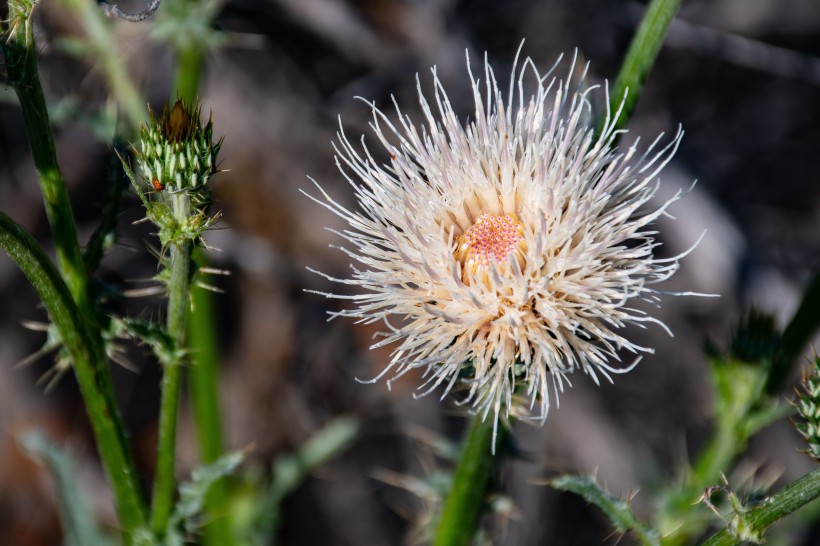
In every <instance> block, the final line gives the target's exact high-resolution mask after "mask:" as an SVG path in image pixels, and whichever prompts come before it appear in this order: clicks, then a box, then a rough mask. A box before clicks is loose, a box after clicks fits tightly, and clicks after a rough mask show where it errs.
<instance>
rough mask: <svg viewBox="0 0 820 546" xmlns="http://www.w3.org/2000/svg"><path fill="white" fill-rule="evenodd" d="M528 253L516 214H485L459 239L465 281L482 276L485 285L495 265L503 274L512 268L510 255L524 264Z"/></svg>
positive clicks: (462, 272) (458, 251)
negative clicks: (510, 266)
mask: <svg viewBox="0 0 820 546" xmlns="http://www.w3.org/2000/svg"><path fill="white" fill-rule="evenodd" d="M525 252H526V244H525V240H524V227H523V226H522V225H521V222H519V221H518V219H517V218H516V217H515V216H513V215H511V214H504V215H492V214H486V213H484V214H482V215H480V216H479V217H478V218H476V221H475V223H474V224H473V225H472V226H471V227H470V229H468V230H467V231H466V232H464V234H462V235H461V236H460V237H459V238H458V247H457V248H456V252H455V257H456V259H458V260H459V261H460V262H461V265H462V268H461V279H462V280H463V281H464V282H465V283H467V284H470V282H471V281H472V279H473V278H475V277H479V278H481V280H482V281H483V282H485V284H486V283H488V282H489V278H488V277H487V274H488V273H489V271H490V268H491V267H492V266H493V265H494V266H495V267H497V268H498V270H499V271H500V272H502V273H503V272H506V271H507V270H508V269H509V258H510V256H511V255H512V256H514V257H515V259H516V260H517V261H518V263H519V265H520V266H522V267H523V265H524V262H523V260H524V255H525Z"/></svg>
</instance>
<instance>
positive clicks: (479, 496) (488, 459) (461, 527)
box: [433, 415, 505, 546]
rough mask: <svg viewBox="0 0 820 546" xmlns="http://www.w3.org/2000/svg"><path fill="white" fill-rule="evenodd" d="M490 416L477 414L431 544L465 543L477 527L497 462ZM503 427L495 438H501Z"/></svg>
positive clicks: (460, 545) (462, 545) (459, 545)
mask: <svg viewBox="0 0 820 546" xmlns="http://www.w3.org/2000/svg"><path fill="white" fill-rule="evenodd" d="M493 425H494V421H493V419H492V418H488V419H482V418H481V416H479V415H476V416H474V417H473V418H472V423H471V424H470V428H469V430H468V432H467V438H466V439H465V441H464V445H463V446H462V452H461V458H460V459H459V462H458V467H456V473H455V476H454V477H453V485H452V489H451V490H450V494H449V496H448V497H447V499H446V501H445V503H444V508H443V510H442V513H441V519H440V520H439V525H438V531H437V533H436V537H435V540H434V541H433V545H434V546H468V545H469V544H472V540H473V537H474V536H475V533H476V530H477V529H478V524H479V521H480V520H481V513H482V511H483V509H484V504H485V495H486V493H487V487H488V486H489V484H490V478H491V477H492V475H493V472H494V471H495V468H496V466H497V465H498V463H499V461H500V458H501V457H500V452H498V451H495V450H494V449H493ZM504 434H505V432H504V429H503V428H502V429H501V430H500V432H499V438H498V441H499V442H501V441H503V436H504Z"/></svg>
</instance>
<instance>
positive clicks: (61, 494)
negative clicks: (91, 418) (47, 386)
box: [22, 431, 114, 546]
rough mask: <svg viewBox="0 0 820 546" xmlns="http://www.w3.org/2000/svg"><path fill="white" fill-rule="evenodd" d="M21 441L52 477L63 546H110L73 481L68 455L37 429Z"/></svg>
mask: <svg viewBox="0 0 820 546" xmlns="http://www.w3.org/2000/svg"><path fill="white" fill-rule="evenodd" d="M22 444H23V446H24V447H25V448H26V450H27V451H28V452H29V453H31V454H32V455H33V456H35V457H37V458H39V459H41V460H42V461H43V462H44V463H45V465H46V467H48V470H49V471H50V472H51V475H52V477H53V478H54V483H55V485H56V489H57V495H58V503H57V504H58V507H59V511H60V521H61V522H62V524H63V529H64V532H65V543H64V544H65V546H85V545H87V544H94V545H99V546H107V545H113V544H114V542H112V541H111V539H110V538H109V537H107V536H105V535H104V534H103V532H102V530H101V529H100V528H99V527H98V526H97V522H96V520H95V518H94V513H93V511H92V510H91V507H90V504H89V502H88V498H87V497H86V495H85V492H84V491H83V489H82V488H81V487H80V486H79V484H78V483H77V481H76V480H75V478H76V475H77V474H76V471H75V469H74V464H73V462H72V460H71V458H70V457H69V456H68V454H67V453H66V452H65V451H63V450H62V449H61V448H60V447H59V446H58V445H57V444H56V443H54V442H53V441H52V440H50V439H49V438H48V437H46V435H45V434H43V433H42V432H39V431H32V432H28V433H26V434H25V435H24V437H23V439H22Z"/></svg>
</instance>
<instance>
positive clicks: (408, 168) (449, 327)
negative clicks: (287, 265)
mask: <svg viewBox="0 0 820 546" xmlns="http://www.w3.org/2000/svg"><path fill="white" fill-rule="evenodd" d="M574 64H575V63H574V62H573V68H574ZM468 70H469V61H468ZM551 73H552V70H550V73H548V74H547V75H542V74H540V73H539V72H538V70H537V69H536V68H535V65H534V63H533V62H532V60H531V59H529V58H527V59H526V60H525V61H524V62H523V64H522V66H521V68H520V70H518V69H515V68H514V69H513V74H512V77H511V82H510V89H509V92H508V94H507V95H506V96H505V94H504V93H502V91H501V89H500V88H499V85H498V83H497V81H496V79H495V76H494V73H493V70H492V68H491V67H490V66H489V64H488V63H486V61H485V68H484V81H483V82H481V81H479V79H477V78H476V77H474V76H473V74H472V72H470V79H471V81H472V90H473V97H474V100H475V114H474V116H473V117H472V119H470V120H468V121H467V123H466V124H465V125H462V123H461V122H460V121H459V119H458V118H457V116H456V113H455V112H454V110H453V107H452V106H451V103H450V101H449V99H448V97H447V94H446V92H445V91H444V89H443V87H442V84H441V82H440V81H439V79H438V77H437V75H436V71H435V69H433V79H434V85H435V88H434V93H433V100H432V101H429V100H428V99H427V98H425V95H424V93H422V91H421V86H420V85H419V97H420V103H421V108H422V111H423V115H424V122H423V123H422V124H417V123H415V122H414V121H412V120H411V119H410V118H409V117H408V116H405V115H403V114H402V112H401V111H400V110H399V108H398V106H397V105H396V115H397V118H396V121H392V120H391V119H390V117H389V116H388V115H387V114H385V113H384V112H382V111H381V110H379V109H378V108H376V106H375V105H373V104H370V106H371V107H372V109H373V120H372V122H371V128H372V130H373V133H374V134H375V136H376V138H377V139H378V140H379V142H380V143H381V145H382V146H383V147H384V149H385V151H386V152H387V155H388V156H389V158H390V159H389V161H387V162H380V161H378V160H377V159H376V158H374V156H373V155H372V154H371V152H370V151H369V150H368V149H367V147H366V146H365V145H364V140H363V141H362V145H361V148H358V147H356V146H354V144H353V143H351V142H350V140H348V138H347V136H345V133H344V130H343V129H341V130H340V133H339V139H338V144H337V145H336V151H337V163H338V165H339V168H340V170H341V172H342V173H343V175H344V176H345V178H346V179H347V180H348V181H349V182H350V184H351V185H352V186H353V189H354V192H355V196H356V199H357V201H358V207H356V208H352V209H349V208H346V207H344V206H342V205H341V204H339V203H338V202H336V201H334V200H333V199H332V198H331V197H330V196H328V194H327V193H325V192H324V191H323V190H322V189H321V187H320V188H319V191H320V192H321V193H322V198H316V201H317V202H319V203H320V204H322V205H324V206H325V207H327V208H328V209H330V210H331V211H333V212H334V213H336V214H337V215H338V216H340V217H341V218H342V219H344V220H345V221H346V222H347V223H348V224H349V227H348V228H347V229H345V230H344V231H342V232H341V233H339V235H340V236H341V237H343V238H344V239H345V240H346V241H347V243H349V246H346V247H343V250H344V252H346V253H347V254H348V255H349V256H350V257H351V258H352V259H353V260H355V262H356V265H354V266H353V273H352V275H351V277H350V278H348V279H338V278H334V277H330V276H327V275H325V277H327V278H328V279H331V280H333V281H337V282H340V283H344V284H347V285H350V286H352V287H353V288H354V290H355V291H356V293H355V294H353V295H342V294H325V295H327V296H329V297H337V298H346V299H351V300H352V301H353V304H354V307H353V308H351V309H346V310H343V311H340V312H338V313H336V315H340V316H349V317H356V318H358V319H360V321H362V322H365V323H373V322H383V323H384V325H385V331H384V333H383V339H382V340H381V341H379V342H378V343H376V344H375V345H374V346H373V347H379V346H390V347H392V348H393V356H392V359H391V361H390V363H389V364H388V365H387V367H386V368H385V370H384V372H383V373H382V374H380V375H379V377H382V376H383V375H385V374H388V373H392V374H393V376H394V378H395V377H397V376H401V375H402V374H404V373H405V372H407V371H408V370H412V369H415V368H421V369H423V370H424V377H425V379H426V381H425V383H424V384H423V385H422V386H421V387H420V391H421V393H422V394H426V393H428V392H430V391H432V390H433V389H435V388H436V387H441V389H442V391H443V393H444V394H446V393H447V392H449V391H451V390H453V389H454V388H459V389H460V388H462V387H464V388H465V392H466V396H465V399H464V403H468V404H470V405H471V406H472V407H473V409H474V410H476V411H479V412H481V413H482V414H483V416H484V417H486V416H487V415H489V414H492V415H493V418H494V419H496V423H497V421H498V419H499V418H500V419H502V420H504V419H506V418H507V417H508V416H509V415H510V414H511V413H516V414H518V415H531V416H532V417H534V418H536V419H541V420H542V421H543V419H545V418H546V415H547V412H548V410H549V407H550V399H551V394H552V395H554V396H556V397H557V394H558V392H559V391H562V390H563V386H564V382H565V380H566V374H568V373H570V372H572V371H574V370H576V369H580V370H582V371H583V372H585V373H587V374H589V375H590V376H592V378H593V379H594V380H595V381H596V382H598V380H599V376H603V377H605V378H607V379H610V380H611V377H610V374H612V373H619V372H623V371H626V370H628V369H631V367H632V366H617V365H613V364H610V362H612V361H616V362H617V361H619V358H620V357H619V352H621V351H627V352H631V353H635V354H639V353H649V352H652V349H650V348H646V347H641V346H638V345H636V344H634V343H632V342H631V341H629V340H628V339H626V338H624V337H623V336H622V334H621V331H622V328H623V327H624V326H625V325H627V324H629V323H633V324H639V325H640V324H643V323H646V322H655V323H658V324H661V326H662V327H664V328H665V326H663V325H662V323H660V322H659V321H658V320H657V319H655V318H652V317H651V316H648V315H646V314H645V313H644V312H643V311H641V310H639V309H636V308H635V307H634V306H633V304H634V302H635V300H639V299H644V300H651V301H657V299H658V297H657V296H658V292H657V291H656V290H655V289H654V288H653V285H654V284H655V283H658V282H660V281H664V280H666V279H667V278H669V277H670V276H671V275H672V274H673V273H674V272H675V271H676V270H677V268H678V259H679V257H674V258H668V259H659V258H656V257H655V256H654V255H653V251H654V249H655V247H656V246H657V245H658V244H659V243H658V242H656V241H655V239H654V234H655V231H653V228H652V227H651V226H652V224H653V223H654V221H655V220H656V219H657V218H658V217H659V216H661V215H663V214H664V213H665V211H666V209H667V207H668V206H669V205H670V204H671V203H672V202H674V201H675V200H677V199H678V198H679V197H680V195H681V193H680V192H678V193H677V194H676V195H675V197H674V198H673V199H671V200H670V201H668V202H666V203H664V204H661V205H656V204H653V202H652V201H651V200H652V197H653V196H654V194H655V192H656V190H657V187H658V186H657V185H658V180H657V178H656V175H657V174H658V172H659V171H660V170H661V169H662V168H663V167H664V165H665V164H666V163H667V162H668V161H669V160H670V158H671V156H672V155H673V154H674V152H675V150H676V149H677V146H678V143H679V141H680V137H681V133H680V132H679V133H678V135H677V136H676V137H674V138H673V139H672V140H671V142H669V143H668V144H666V145H665V146H663V147H662V149H658V148H660V146H659V145H658V143H659V141H660V137H659V138H658V139H656V140H655V142H653V143H652V144H651V145H650V146H649V148H648V150H647V151H646V152H645V153H643V154H642V155H640V156H638V155H637V148H636V146H632V147H630V148H629V149H627V150H626V151H618V150H617V149H616V148H615V140H616V137H617V136H619V133H621V132H622V131H618V130H616V129H615V128H614V124H613V123H612V122H611V119H612V116H608V121H607V123H606V124H605V126H604V127H603V130H602V131H601V134H600V135H599V136H597V137H596V134H595V131H594V130H593V129H592V128H591V127H590V125H589V122H590V120H591V117H592V116H591V105H590V102H589V94H590V93H591V92H593V90H594V89H595V88H583V87H578V88H575V87H573V86H571V85H570V83H569V81H562V80H559V79H558V78H556V77H554V76H552V75H551ZM528 86H529V88H531V93H532V94H527V93H526V89H527V88H528ZM607 98H608V97H607ZM317 186H318V185H317ZM636 361H637V360H636ZM377 379H378V378H377ZM374 381H375V380H374ZM522 394H523V395H525V396H520V395H522ZM519 400H520V401H523V402H525V403H523V404H521V403H516V402H515V401H519Z"/></svg>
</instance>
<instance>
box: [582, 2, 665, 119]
mask: <svg viewBox="0 0 820 546" xmlns="http://www.w3.org/2000/svg"><path fill="white" fill-rule="evenodd" d="M680 4H681V0H652V1H651V2H650V3H649V6H647V8H646V12H645V13H644V16H643V19H641V23H640V25H639V26H638V29H637V30H636V31H635V36H634V37H633V38H632V42H631V43H630V44H629V50H627V53H626V57H624V60H623V62H622V63H621V69H620V70H619V71H618V76H617V78H615V85H614V86H613V87H612V91H611V93H610V107H611V109H612V111H613V112H617V114H615V116H616V117H615V118H614V119H613V120H612V123H613V125H614V126H615V128H616V129H622V128H623V127H625V126H626V124H627V123H629V118H631V117H632V112H633V111H634V110H635V105H636V104H637V103H638V98H640V96H641V91H642V90H643V85H644V82H646V78H647V76H648V75H649V71H650V70H652V65H653V64H655V59H656V58H657V56H658V52H659V51H660V49H661V45H662V44H663V40H664V37H665V36H666V31H667V30H668V29H669V25H670V24H671V23H672V19H674V18H675V14H676V13H677V12H678V9H679V8H680ZM606 123H607V120H606V119H602V120H601V121H600V123H599V124H598V131H599V132H602V131H603V127H604V126H605V125H606Z"/></svg>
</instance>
